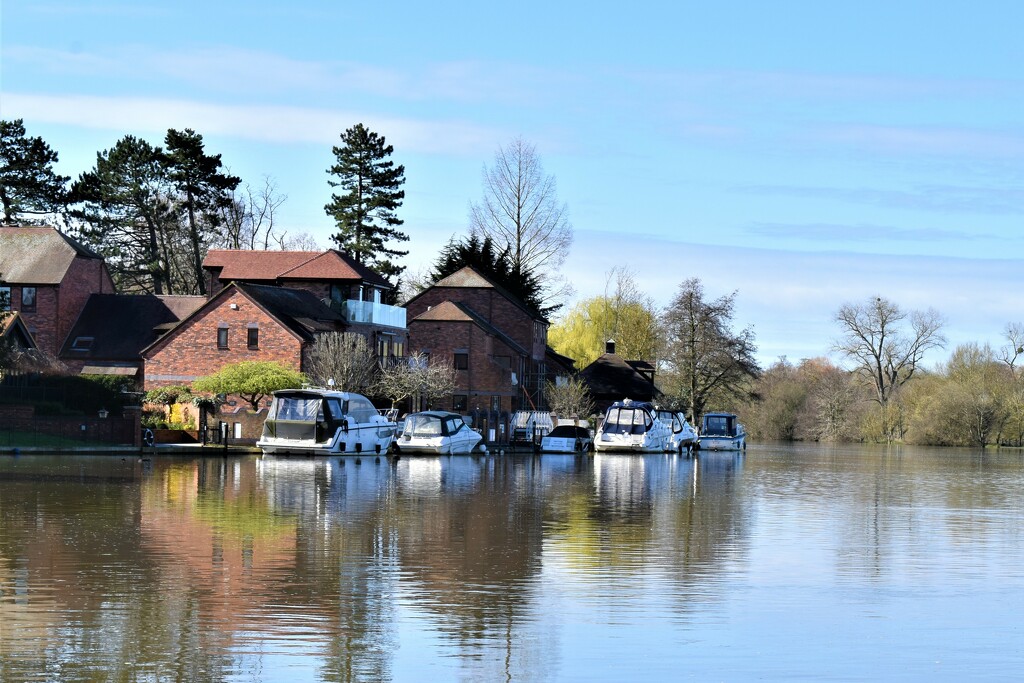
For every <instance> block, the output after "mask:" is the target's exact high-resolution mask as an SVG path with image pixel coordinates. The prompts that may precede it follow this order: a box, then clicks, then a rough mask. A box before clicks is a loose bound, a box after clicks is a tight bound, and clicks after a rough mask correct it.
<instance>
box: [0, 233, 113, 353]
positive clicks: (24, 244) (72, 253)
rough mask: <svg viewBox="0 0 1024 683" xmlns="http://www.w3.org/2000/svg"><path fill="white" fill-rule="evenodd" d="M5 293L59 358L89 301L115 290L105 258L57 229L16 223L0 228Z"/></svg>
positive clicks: (44, 348) (0, 283)
mask: <svg viewBox="0 0 1024 683" xmlns="http://www.w3.org/2000/svg"><path fill="white" fill-rule="evenodd" d="M0 290H3V291H4V292H5V293H6V294H8V295H9V306H10V308H11V309H12V310H15V311H18V312H19V313H20V314H21V317H22V319H23V320H24V323H25V326H26V327H27V328H28V330H29V332H30V333H31V334H32V336H33V337H34V339H35V342H36V346H37V348H38V349H39V350H40V351H41V352H43V353H45V354H47V355H49V356H51V357H54V358H56V357H57V356H58V354H59V352H60V349H61V347H62V346H63V344H64V342H65V340H66V339H67V337H68V334H69V333H70V332H71V328H72V327H73V326H74V324H75V321H76V320H78V316H79V314H80V313H81V312H82V309H83V308H85V303H86V301H87V300H88V299H89V297H90V296H91V295H93V294H112V293H114V292H115V289H114V282H113V280H112V279H111V278H110V273H109V272H108V271H107V266H106V263H104V261H103V258H102V257H101V256H99V255H98V254H96V253H95V252H93V251H92V250H90V249H88V248H86V247H85V246H83V245H82V244H80V243H78V242H77V241H76V240H74V239H72V238H71V237H68V236H67V235H65V234H63V233H61V232H59V231H58V230H55V229H54V228H49V227H39V226H15V225H2V226H0ZM0 298H3V297H2V296H0Z"/></svg>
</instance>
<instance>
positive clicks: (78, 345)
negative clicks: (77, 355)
mask: <svg viewBox="0 0 1024 683" xmlns="http://www.w3.org/2000/svg"><path fill="white" fill-rule="evenodd" d="M94 341H96V339H95V337H75V340H74V341H73V342H71V350H72V351H83V352H84V351H89V350H90V349H92V343H93V342H94Z"/></svg>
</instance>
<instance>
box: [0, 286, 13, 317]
mask: <svg viewBox="0 0 1024 683" xmlns="http://www.w3.org/2000/svg"><path fill="white" fill-rule="evenodd" d="M9 310H11V288H10V287H0V311H9Z"/></svg>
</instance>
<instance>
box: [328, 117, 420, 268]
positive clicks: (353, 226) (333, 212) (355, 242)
mask: <svg viewBox="0 0 1024 683" xmlns="http://www.w3.org/2000/svg"><path fill="white" fill-rule="evenodd" d="M341 140H342V145H341V146H340V147H333V148H332V151H333V152H334V156H335V163H334V164H333V165H332V166H331V167H330V168H329V169H327V172H328V173H329V174H330V175H331V176H333V177H334V178H336V180H329V181H328V184H329V185H330V186H331V187H336V188H340V191H339V192H338V193H335V194H332V195H331V203H330V204H327V205H326V206H325V207H324V210H325V211H326V212H327V215H329V216H331V217H332V218H333V219H334V221H335V223H336V225H337V228H338V232H336V233H335V234H334V235H333V237H332V239H333V240H334V241H335V242H336V243H337V244H338V246H339V247H340V248H341V249H343V250H345V251H346V252H348V254H349V255H351V256H352V258H354V259H355V260H356V262H357V263H362V264H364V265H367V266H369V267H371V268H373V269H374V270H375V271H377V272H378V273H380V274H381V275H383V276H384V277H386V278H396V277H398V276H400V275H401V273H402V271H403V270H404V268H403V267H401V266H398V265H396V264H395V263H394V262H393V261H392V259H393V258H397V257H402V256H405V255H406V254H408V253H409V252H408V251H399V250H397V249H394V248H391V247H389V246H388V244H389V243H391V242H407V241H408V240H409V236H408V235H407V234H405V233H403V232H401V231H399V230H398V229H397V228H398V226H400V225H402V223H403V221H402V220H401V219H400V218H398V215H397V214H396V213H395V211H396V210H397V209H398V208H399V207H400V206H401V205H402V201H403V200H404V199H405V191H404V190H403V189H402V185H403V183H405V167H404V166H401V165H399V166H396V165H395V163H394V162H393V161H391V160H390V159H389V157H390V156H391V153H392V152H393V151H394V147H392V146H391V145H388V144H385V140H384V137H383V136H381V135H377V134H376V133H374V132H371V131H369V130H367V128H366V127H365V126H363V124H361V123H359V124H356V125H355V126H353V127H352V128H349V129H348V130H346V131H345V132H344V133H343V134H342V135H341Z"/></svg>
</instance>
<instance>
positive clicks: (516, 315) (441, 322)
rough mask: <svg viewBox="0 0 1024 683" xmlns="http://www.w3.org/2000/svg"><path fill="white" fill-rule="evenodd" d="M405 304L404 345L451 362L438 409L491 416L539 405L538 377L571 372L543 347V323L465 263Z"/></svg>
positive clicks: (541, 402)
mask: <svg viewBox="0 0 1024 683" xmlns="http://www.w3.org/2000/svg"><path fill="white" fill-rule="evenodd" d="M405 307H406V310H407V311H408V315H409V340H410V341H409V344H410V348H411V349H412V350H413V351H422V352H424V353H427V354H429V356H430V357H431V358H432V359H434V358H439V359H446V360H449V361H451V362H452V363H453V364H454V366H455V368H456V374H457V382H456V389H455V392H454V394H453V396H452V401H451V405H450V406H444V407H449V408H451V409H452V410H455V411H457V412H462V413H470V412H472V413H476V412H478V411H488V412H489V413H491V417H492V419H493V418H494V417H495V416H497V417H500V416H501V415H507V414H509V413H511V412H514V411H516V410H542V409H545V408H546V402H545V399H544V391H543V388H544V381H545V380H548V379H551V375H552V374H553V373H556V372H557V374H569V373H570V372H571V360H569V359H567V358H565V357H564V356H559V355H558V354H556V353H555V352H554V351H552V350H551V348H550V347H548V345H547V329H548V321H547V320H546V319H545V318H544V317H543V316H541V315H540V314H539V313H537V312H536V311H533V310H531V309H530V308H529V307H528V306H526V305H525V304H524V303H523V302H522V301H521V300H519V298H518V297H515V296H514V295H512V294H510V293H508V292H507V291H505V290H504V289H503V288H501V287H500V286H499V285H497V284H495V283H494V282H492V281H490V280H489V279H488V278H487V277H486V276H484V275H482V274H481V273H479V272H478V271H477V270H475V269H474V268H472V267H471V266H467V267H465V268H463V269H461V270H459V271H457V272H455V273H453V274H452V275H449V276H448V277H446V278H443V279H441V280H439V281H438V282H436V283H435V284H434V285H432V286H431V287H429V288H428V289H426V290H424V291H422V292H420V293H419V294H417V295H416V296H415V297H413V298H412V299H410V300H409V301H408V302H407V303H406V305H405ZM495 414H496V415H495Z"/></svg>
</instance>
